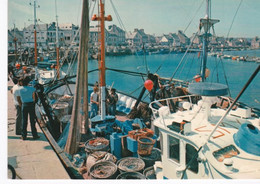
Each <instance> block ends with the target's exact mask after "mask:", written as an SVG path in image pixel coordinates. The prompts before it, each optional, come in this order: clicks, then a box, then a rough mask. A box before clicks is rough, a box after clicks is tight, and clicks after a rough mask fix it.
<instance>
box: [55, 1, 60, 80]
mask: <svg viewBox="0 0 260 184" xmlns="http://www.w3.org/2000/svg"><path fill="white" fill-rule="evenodd" d="M55 13H56V63H57V78H59V77H60V61H59V57H60V56H59V54H60V53H59V30H58V29H59V27H58V14H57V1H56V0H55Z"/></svg>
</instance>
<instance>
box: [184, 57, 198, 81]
mask: <svg viewBox="0 0 260 184" xmlns="http://www.w3.org/2000/svg"><path fill="white" fill-rule="evenodd" d="M195 56H196V55H195V54H194V56H193V58H192V61H191V65H190V67H189V71H188V72H187V75H186V79H188V75H189V74H190V70H191V68H192V66H193V63H194V58H195Z"/></svg>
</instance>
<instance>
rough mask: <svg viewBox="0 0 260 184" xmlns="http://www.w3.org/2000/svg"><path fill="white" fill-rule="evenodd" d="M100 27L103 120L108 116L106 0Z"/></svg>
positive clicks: (101, 8)
mask: <svg viewBox="0 0 260 184" xmlns="http://www.w3.org/2000/svg"><path fill="white" fill-rule="evenodd" d="M100 19H101V20H100V29H101V45H100V50H101V60H100V88H101V89H100V92H101V120H104V119H105V116H106V99H105V98H106V97H105V95H106V91H105V88H106V76H105V71H106V69H105V9H104V0H100Z"/></svg>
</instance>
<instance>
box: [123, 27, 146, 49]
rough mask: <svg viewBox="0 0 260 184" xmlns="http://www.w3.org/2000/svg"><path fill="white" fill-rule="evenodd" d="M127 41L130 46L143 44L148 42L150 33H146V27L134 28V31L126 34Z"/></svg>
mask: <svg viewBox="0 0 260 184" xmlns="http://www.w3.org/2000/svg"><path fill="white" fill-rule="evenodd" d="M126 41H127V43H128V45H129V46H142V45H143V44H147V43H148V35H147V34H145V32H144V29H137V28H135V29H134V32H133V33H131V32H129V33H128V34H126Z"/></svg>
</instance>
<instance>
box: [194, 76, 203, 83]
mask: <svg viewBox="0 0 260 184" xmlns="http://www.w3.org/2000/svg"><path fill="white" fill-rule="evenodd" d="M193 78H194V80H195V81H196V82H200V80H201V76H200V75H195V76H194V77H193Z"/></svg>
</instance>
